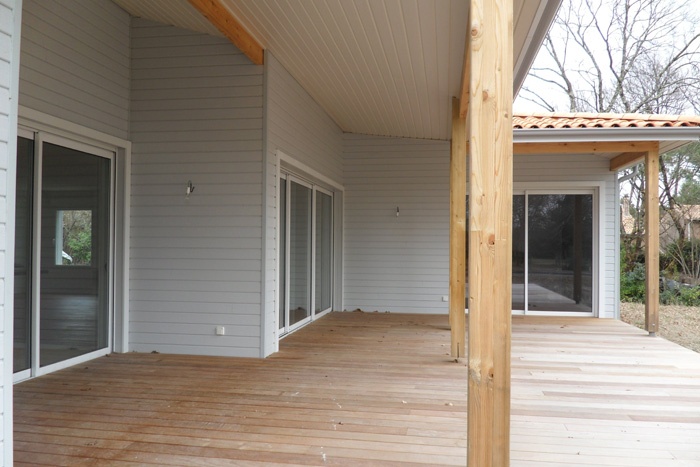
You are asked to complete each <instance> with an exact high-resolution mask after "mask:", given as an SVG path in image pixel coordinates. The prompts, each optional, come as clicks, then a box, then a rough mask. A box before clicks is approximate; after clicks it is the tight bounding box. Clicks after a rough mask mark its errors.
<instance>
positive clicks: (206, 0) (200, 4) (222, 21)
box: [187, 0, 264, 65]
mask: <svg viewBox="0 0 700 467" xmlns="http://www.w3.org/2000/svg"><path fill="white" fill-rule="evenodd" d="M187 1H188V2H189V3H190V5H192V6H193V7H195V8H196V9H197V11H199V12H200V13H201V14H202V15H203V16H204V17H205V18H207V19H208V20H209V22H210V23H211V24H213V25H214V26H216V28H217V29H218V30H219V31H221V33H222V34H223V35H224V36H226V38H227V39H228V40H230V41H231V42H232V43H233V45H235V46H236V47H238V48H239V49H240V50H241V52H243V53H244V54H245V55H246V57H248V58H249V59H250V61H251V62H253V63H255V64H256V65H262V64H263V60H264V58H263V57H264V53H263V51H264V49H263V47H262V45H260V43H259V42H258V41H257V40H255V38H254V37H253V36H251V35H250V33H249V32H248V31H247V30H246V28H245V27H243V25H242V24H241V23H240V22H239V21H238V20H237V19H236V18H235V17H234V16H233V15H232V14H231V12H230V11H229V10H228V9H227V8H226V7H224V6H223V5H222V4H221V1H220V0H187Z"/></svg>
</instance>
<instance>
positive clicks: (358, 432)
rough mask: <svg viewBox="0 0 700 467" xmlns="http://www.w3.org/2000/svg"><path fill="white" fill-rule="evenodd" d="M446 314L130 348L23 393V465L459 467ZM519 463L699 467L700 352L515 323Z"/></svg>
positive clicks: (331, 322) (461, 436) (596, 325)
mask: <svg viewBox="0 0 700 467" xmlns="http://www.w3.org/2000/svg"><path fill="white" fill-rule="evenodd" d="M449 337H450V334H449V330H448V328H447V317H446V316H425V315H419V316H415V315H398V314H379V313H333V314H330V315H328V316H327V317H324V318H323V319H321V320H319V321H318V322H316V323H314V324H312V325H310V326H308V327H306V328H305V329H302V330H300V331H298V332H296V333H294V334H292V335H291V336H289V337H287V338H286V339H284V340H283V342H282V346H281V347H282V348H281V351H280V352H279V353H278V354H276V355H274V356H273V357H271V358H268V359H265V360H255V359H232V358H219V357H191V356H176V355H160V354H135V353H131V354H126V355H112V356H110V357H104V358H101V359H98V360H95V361H93V362H90V363H88V364H83V365H79V366H76V367H73V368H70V369H67V370H64V371H60V372H57V373H54V374H52V375H49V376H45V377H42V378H38V379H35V380H32V381H28V382H25V383H21V384H18V385H16V386H15V421H14V427H15V445H14V446H15V461H16V465H29V464H32V465H52V466H58V465H66V466H80V465H149V464H162V465H186V466H199V465H241V466H248V465H348V466H362V465H407V464H410V463H414V464H427V465H465V462H466V460H465V459H466V387H467V380H466V378H467V372H466V365H465V363H464V362H454V361H452V360H450V358H449V356H448V355H449V349H450V343H449ZM511 452H512V454H511V456H512V464H511V465H513V466H538V467H542V466H545V467H549V466H596V467H600V466H635V467H642V466H654V467H657V466H664V467H665V466H700V354H697V353H694V352H691V351H690V350H686V349H683V348H681V347H679V346H676V345H675V344H672V343H669V342H668V341H665V340H663V339H661V338H650V337H647V336H646V334H645V333H643V332H642V331H639V330H637V329H635V328H632V327H630V326H627V325H625V324H623V323H620V322H616V321H609V320H595V319H582V318H571V319H569V318H521V317H516V318H514V325H513V390H512V440H511Z"/></svg>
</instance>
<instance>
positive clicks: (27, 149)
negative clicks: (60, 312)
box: [13, 138, 34, 372]
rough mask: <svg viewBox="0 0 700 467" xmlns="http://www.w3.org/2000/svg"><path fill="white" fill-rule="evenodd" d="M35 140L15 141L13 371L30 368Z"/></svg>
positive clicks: (19, 139) (20, 139)
mask: <svg viewBox="0 0 700 467" xmlns="http://www.w3.org/2000/svg"><path fill="white" fill-rule="evenodd" d="M33 178H34V141H32V140H30V139H26V138H18V139H17V186H16V191H15V195H16V203H17V204H16V212H15V289H14V296H15V299H14V302H15V305H14V366H13V371H14V372H18V371H22V370H26V369H28V368H29V366H30V365H31V353H30V343H31V335H32V331H31V316H32V306H31V296H32V241H31V240H32V203H33V196H32V195H33V193H32V191H33V189H34V185H33V183H32V180H33Z"/></svg>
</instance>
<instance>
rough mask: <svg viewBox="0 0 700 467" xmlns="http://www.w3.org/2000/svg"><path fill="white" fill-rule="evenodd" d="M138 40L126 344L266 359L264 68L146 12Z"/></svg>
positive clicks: (135, 31) (222, 43)
mask: <svg viewBox="0 0 700 467" xmlns="http://www.w3.org/2000/svg"><path fill="white" fill-rule="evenodd" d="M131 40H132V62H131V66H132V76H133V81H132V102H131V106H132V107H131V140H132V143H133V146H132V161H133V162H132V185H131V189H132V196H131V251H130V254H131V259H130V260H131V277H130V280H131V287H130V292H131V304H130V346H131V348H132V349H133V350H137V351H143V352H149V351H152V350H156V351H160V352H171V353H189V354H200V355H202V354H204V355H227V356H250V357H258V356H260V353H261V350H260V326H261V312H260V311H261V277H262V273H263V271H262V247H263V245H262V238H263V237H262V232H263V231H262V201H263V192H262V187H263V153H262V144H263V143H262V127H263V75H262V72H263V68H262V67H261V66H256V65H253V64H252V63H251V62H250V61H249V60H248V59H247V58H246V57H245V56H244V55H243V54H242V53H241V52H240V51H239V50H238V49H236V48H235V47H234V46H233V45H231V44H230V43H229V42H228V41H227V40H225V39H221V38H216V37H212V36H207V35H204V34H198V33H194V32H189V31H185V30H183V29H178V28H174V27H170V26H165V25H161V24H157V23H152V22H148V21H145V20H139V19H134V20H133V23H132V39H131ZM189 180H191V181H192V183H193V184H194V186H195V191H194V193H192V195H191V197H190V199H189V200H186V199H185V187H186V184H187V182H188V181H189ZM217 325H222V326H225V328H226V335H225V336H216V335H215V327H216V326H217Z"/></svg>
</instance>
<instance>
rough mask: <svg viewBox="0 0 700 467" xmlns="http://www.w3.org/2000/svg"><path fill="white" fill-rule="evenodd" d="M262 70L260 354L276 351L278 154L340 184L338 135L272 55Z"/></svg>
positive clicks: (340, 169) (339, 133)
mask: <svg viewBox="0 0 700 467" xmlns="http://www.w3.org/2000/svg"><path fill="white" fill-rule="evenodd" d="M265 62H266V63H265V66H266V77H265V79H266V88H265V89H266V91H265V97H266V109H265V115H266V122H265V125H266V149H265V152H266V155H265V157H266V167H265V171H266V173H265V180H266V184H265V186H266V188H265V189H266V201H265V232H266V234H265V288H264V321H265V331H264V349H263V350H264V355H269V354H270V353H272V352H274V351H275V342H276V332H277V322H276V309H277V308H276V307H277V293H278V292H277V277H278V274H279V272H278V269H277V241H278V239H277V192H278V185H277V172H278V165H279V161H278V155H277V151H278V150H280V151H282V152H284V153H285V154H286V155H288V156H290V157H291V158H293V159H295V160H296V161H298V162H300V163H302V164H304V165H306V166H308V167H311V168H313V169H314V170H315V171H317V172H318V173H320V174H322V175H323V176H325V177H328V178H329V179H331V180H333V181H335V182H336V183H338V184H342V183H343V154H342V145H343V141H342V132H341V131H340V128H338V126H337V125H336V124H335V122H334V121H333V120H332V119H331V118H330V117H329V116H328V114H326V112H325V111H324V110H323V109H322V108H321V107H320V106H319V105H318V104H317V103H316V101H314V100H313V99H312V98H311V96H309V94H308V93H307V92H306V91H305V90H304V89H303V88H302V87H301V86H300V85H299V83H298V82H297V81H296V80H295V79H294V78H293V77H292V76H291V75H290V74H289V73H288V72H287V70H286V69H285V68H284V67H283V66H282V64H281V63H280V62H279V61H277V59H275V57H274V56H273V55H272V54H271V53H266V54H265Z"/></svg>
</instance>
